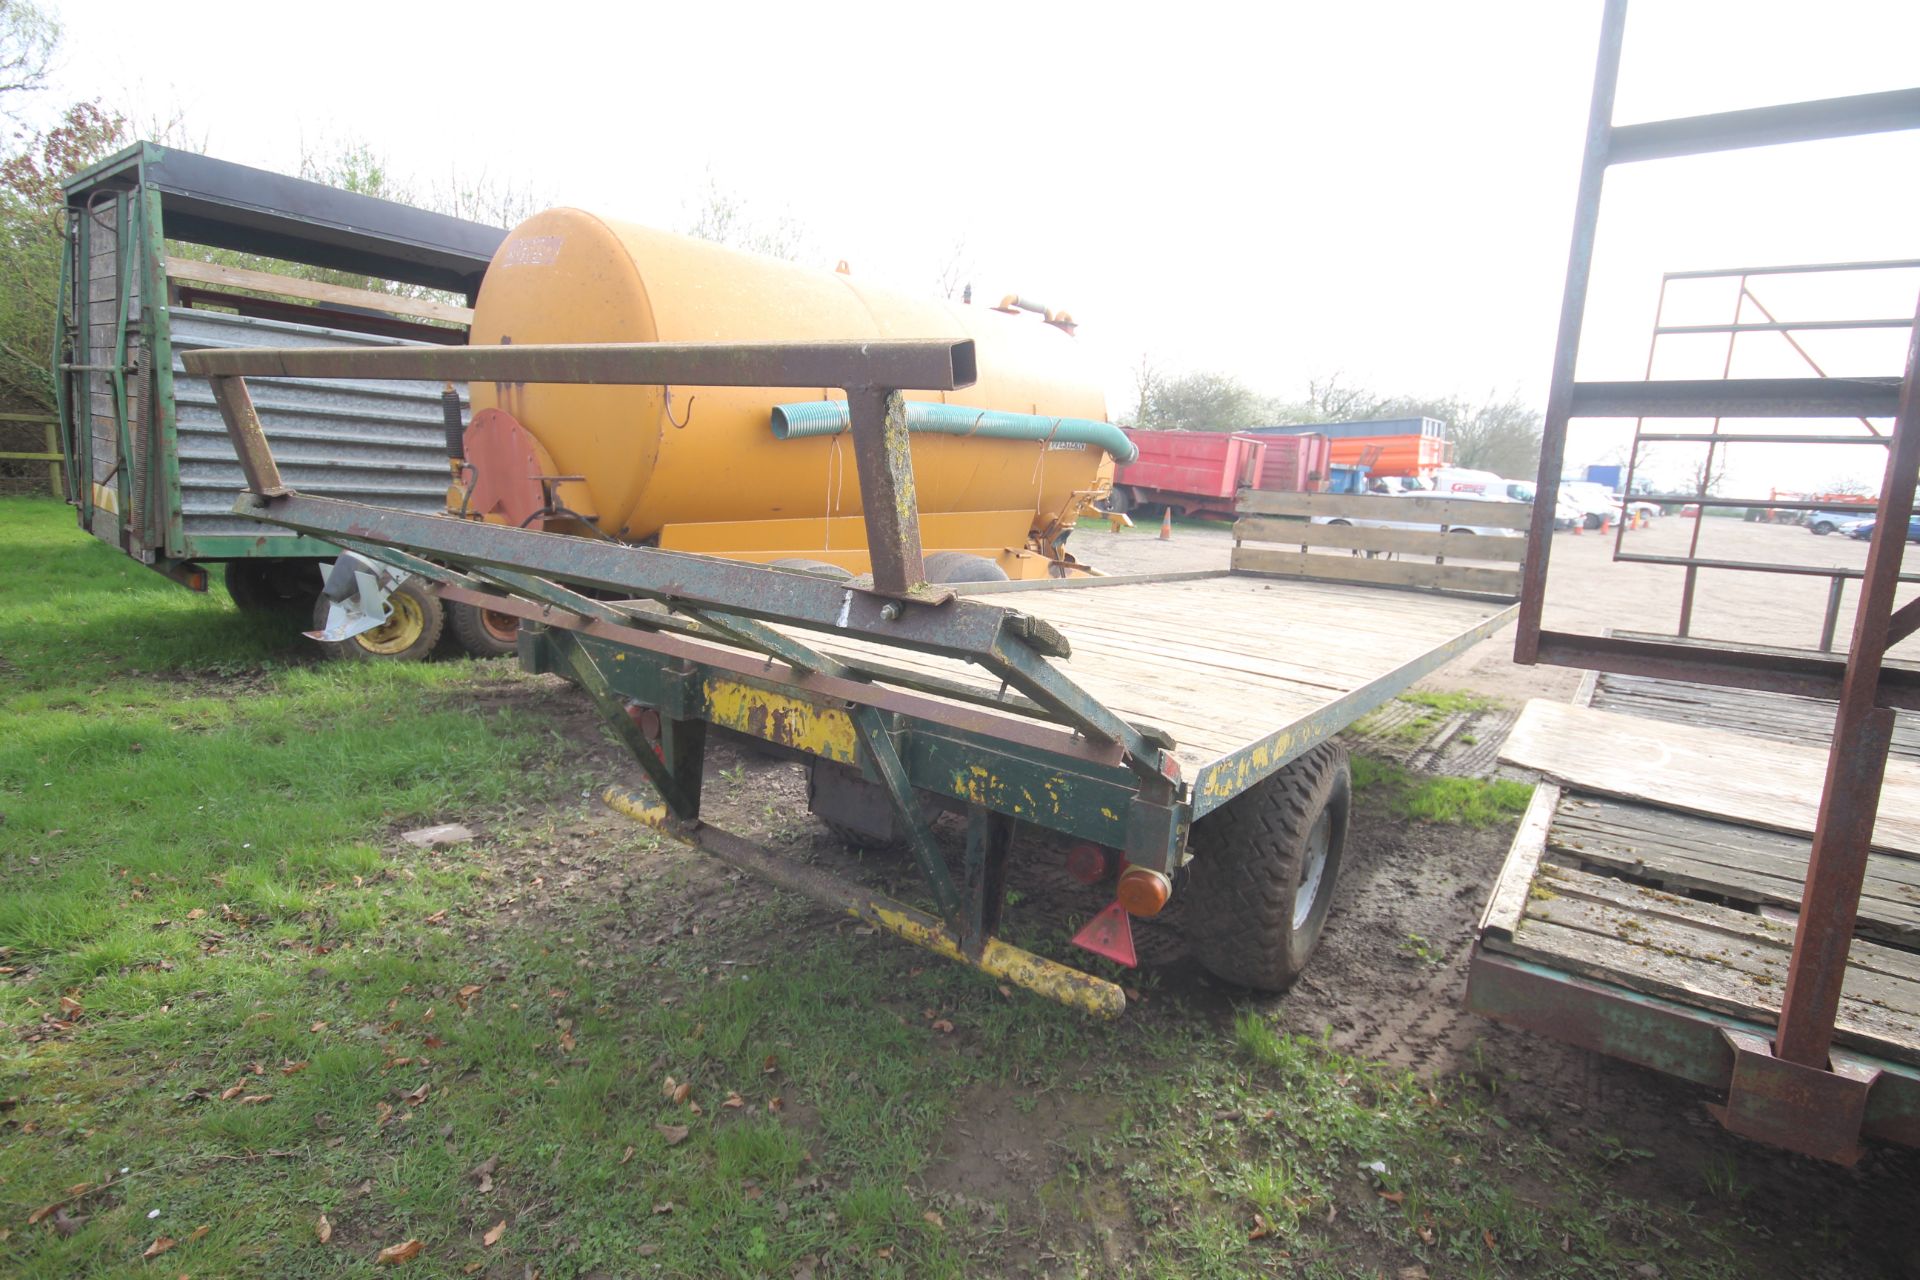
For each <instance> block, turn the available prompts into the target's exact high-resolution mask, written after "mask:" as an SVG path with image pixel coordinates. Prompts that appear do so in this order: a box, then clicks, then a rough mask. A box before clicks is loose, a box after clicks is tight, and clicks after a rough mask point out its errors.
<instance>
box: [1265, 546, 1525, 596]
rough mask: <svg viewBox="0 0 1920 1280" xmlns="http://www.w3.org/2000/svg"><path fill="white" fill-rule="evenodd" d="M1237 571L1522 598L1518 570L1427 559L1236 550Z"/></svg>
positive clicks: (1273, 548) (1267, 548)
mask: <svg viewBox="0 0 1920 1280" xmlns="http://www.w3.org/2000/svg"><path fill="white" fill-rule="evenodd" d="M1232 564H1233V571H1234V572H1235V573H1272V574H1282V575H1285V576H1287V577H1290V578H1315V579H1319V580H1321V581H1324V582H1359V583H1370V584H1374V585H1378V586H1389V587H1437V588H1439V589H1441V590H1444V591H1471V592H1476V593H1479V594H1483V595H1492V596H1509V597H1511V596H1517V595H1519V594H1520V571H1519V570H1518V569H1489V568H1481V567H1477V566H1474V565H1460V564H1435V563H1431V562H1428V561H1423V560H1370V559H1367V558H1365V557H1362V556H1353V555H1321V554H1317V553H1315V552H1312V551H1289V550H1283V549H1281V548H1278V547H1250V546H1235V547H1234V549H1233V560H1232Z"/></svg>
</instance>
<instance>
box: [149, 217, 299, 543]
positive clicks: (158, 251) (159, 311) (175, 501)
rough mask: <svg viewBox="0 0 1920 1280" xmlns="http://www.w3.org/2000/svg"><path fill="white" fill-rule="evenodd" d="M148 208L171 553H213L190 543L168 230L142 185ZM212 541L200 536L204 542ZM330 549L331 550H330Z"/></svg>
mask: <svg viewBox="0 0 1920 1280" xmlns="http://www.w3.org/2000/svg"><path fill="white" fill-rule="evenodd" d="M143 194H144V196H145V201H146V210H147V244H146V248H147V252H146V272H147V274H146V280H145V282H144V283H143V284H142V285H141V291H140V296H141V297H143V298H146V299H148V305H147V306H145V307H143V308H142V310H143V311H144V312H145V313H146V318H147V325H148V329H147V353H148V358H147V367H148V368H149V369H150V370H151V371H152V378H153V383H152V391H153V407H154V408H155V409H156V410H157V411H158V414H159V416H158V417H157V418H156V419H154V420H153V422H152V426H153V429H154V431H155V432H156V434H157V443H158V444H159V446H160V450H159V457H160V466H161V471H160V474H161V475H162V476H163V477H164V478H165V483H164V484H163V486H162V488H163V490H164V493H165V499H166V538H165V540H166V546H167V554H168V555H169V556H174V557H177V558H183V559H184V558H189V557H191V556H194V555H200V556H208V557H211V556H212V553H211V552H209V551H207V550H205V549H204V546H202V547H198V548H192V549H190V548H189V547H188V546H187V529H186V514H185V512H184V511H183V510H182V509H181V502H180V428H179V422H178V418H177V413H176V409H175V406H174V403H173V318H172V313H171V311H169V310H168V308H167V307H165V306H163V305H160V304H161V303H163V302H164V301H165V299H164V298H161V297H160V296H159V294H158V291H159V290H161V289H163V288H164V287H165V285H164V281H165V279H166V269H165V263H166V258H167V237H166V228H165V226H164V225H163V223H162V219H161V216H160V193H159V192H158V191H155V190H153V189H152V188H151V187H148V188H144V189H143ZM207 541H208V539H204V538H203V539H201V543H202V544H204V543H205V542H207ZM329 552H331V548H329Z"/></svg>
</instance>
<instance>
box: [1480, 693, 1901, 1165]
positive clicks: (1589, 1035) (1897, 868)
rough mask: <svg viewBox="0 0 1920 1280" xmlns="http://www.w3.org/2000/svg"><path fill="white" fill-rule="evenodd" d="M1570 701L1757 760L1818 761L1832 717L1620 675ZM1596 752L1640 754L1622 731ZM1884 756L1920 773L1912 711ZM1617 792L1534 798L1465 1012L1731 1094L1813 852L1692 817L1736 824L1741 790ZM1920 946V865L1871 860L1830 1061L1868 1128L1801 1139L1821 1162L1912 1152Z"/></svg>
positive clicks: (1754, 830)
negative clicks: (1740, 740) (1807, 754)
mask: <svg viewBox="0 0 1920 1280" xmlns="http://www.w3.org/2000/svg"><path fill="white" fill-rule="evenodd" d="M1576 701H1577V702H1579V703H1582V704H1585V705H1590V706H1592V707H1593V708H1594V709H1596V710H1599V711H1606V712H1612V713H1614V714H1616V715H1618V716H1623V717H1633V718H1635V719H1640V720H1645V721H1649V722H1654V723H1658V724H1666V725H1674V726H1686V727H1687V728H1688V729H1689V730H1698V729H1707V730H1721V731H1725V732H1730V733H1736V734H1740V735H1742V736H1743V737H1745V738H1747V739H1750V740H1751V741H1752V743H1753V744H1754V746H1753V749H1752V752H1751V756H1752V759H1753V760H1755V761H1765V760H1766V759H1767V757H1768V754H1769V751H1770V750H1771V751H1774V752H1778V751H1780V750H1783V749H1784V750H1805V749H1807V748H1822V747H1824V746H1825V745H1826V744H1827V743H1829V742H1830V741H1831V738H1832V733H1833V717H1834V710H1835V708H1834V704H1833V703H1832V702H1828V701H1824V700H1821V699H1815V698H1803V697H1795V696H1792V695H1789V694H1782V693H1770V692H1765V691H1759V690H1736V689H1724V688H1715V687H1712V686H1708V685H1701V684H1695V683H1691V682H1686V681H1676V680H1661V679H1654V678H1650V677H1645V676H1630V675H1619V674H1608V675H1597V676H1596V675H1590V676H1589V677H1588V679H1587V680H1586V681H1585V682H1584V683H1583V685H1582V688H1581V693H1580V695H1579V696H1578V698H1577V699H1576ZM1628 723H1629V724H1630V723H1631V721H1629V722H1628ZM1649 736H1650V735H1649ZM1589 745H1590V746H1591V747H1592V748H1594V749H1595V750H1596V751H1598V752H1600V753H1603V754H1604V753H1611V752H1618V753H1620V754H1621V755H1622V756H1625V757H1632V756H1635V755H1636V754H1638V755H1641V756H1643V757H1644V756H1645V755H1646V752H1647V751H1648V747H1647V746H1646V745H1645V744H1643V743H1638V742H1636V741H1635V740H1634V737H1633V736H1632V735H1631V734H1627V733H1623V734H1622V735H1620V736H1619V737H1617V738H1608V739H1606V740H1604V741H1598V742H1594V743H1591V744H1589ZM1652 750H1654V751H1657V750H1658V748H1657V747H1655V748H1652ZM1891 754H1892V758H1893V759H1894V760H1904V761H1907V762H1909V763H1914V762H1920V718H1916V717H1915V715H1914V714H1913V713H1911V712H1903V713H1901V714H1900V715H1899V716H1898V717H1897V720H1896V723H1895V726H1894V731H1893V747H1892V752H1891ZM1762 772H1764V766H1762ZM1615 790H1617V788H1608V789H1607V790H1605V791H1601V790H1594V789H1592V788H1591V787H1587V786H1581V785H1573V784H1571V783H1569V785H1561V784H1560V783H1558V782H1555V781H1552V780H1548V781H1546V782H1542V783H1541V784H1540V785H1538V786H1537V787H1535V789H1534V794H1533V800H1532V803H1531V805H1530V806H1529V807H1528V810H1527V813H1526V815H1525V817H1524V818H1523V819H1522V820H1521V823H1520V827H1519V829H1518V831H1517V833H1516V834H1515V836H1514V841H1513V845H1512V847H1511V849H1510V850H1509V852H1508V855H1507V860H1506V863H1505V865H1504V867H1503V868H1502V870H1501V873H1500V877H1499V879H1498V880H1497V881H1496V883H1495V886H1494V889H1493V893H1492V895H1491V896H1490V898H1489V900H1488V904H1487V909H1486V912H1485V914H1484V915H1483V917H1482V918H1481V921H1480V925H1479V936H1478V938H1477V939H1476V941H1475V943H1474V949H1473V955H1472V960H1471V962H1470V965H1469V969H1468V982H1467V1007H1468V1008H1469V1009H1471V1010H1472V1011H1473V1012H1475V1013H1478V1014H1481V1015H1483V1016H1485V1017H1489V1018H1492V1019H1495V1020H1496V1021H1500V1022H1504V1023H1507V1024H1509V1025H1512V1026H1517V1027H1522V1028H1526V1029H1528V1030H1531V1031H1536V1032H1540V1033H1542V1034H1545V1035H1550V1036H1553V1037H1555V1038H1556V1039H1561V1040H1565V1041H1568V1042H1570V1043H1572V1044H1576V1045H1579V1046H1581V1047H1583V1048H1587V1049H1593V1050H1596V1051H1598V1052H1600V1053H1604V1054H1607V1055H1609V1056H1610V1057H1616V1058H1621V1059H1624V1060H1626V1061H1628V1062H1634V1063H1638V1064H1640V1065H1642V1066H1646V1067H1651V1068H1653V1069H1654V1070H1656V1071H1660V1072H1663V1073H1665V1074H1668V1075H1672V1076H1677V1077H1679V1078H1681V1079H1684V1080H1691V1081H1693V1082H1694V1083H1696V1084H1701V1085H1705V1086H1707V1087H1708V1088H1710V1089H1713V1090H1715V1091H1716V1092H1718V1093H1720V1094H1721V1095H1722V1096H1725V1095H1727V1094H1728V1093H1729V1092H1730V1090H1731V1088H1732V1086H1733V1083H1734V1073H1735V1069H1736V1068H1735V1062H1736V1050H1737V1049H1742V1048H1744V1049H1747V1050H1749V1051H1755V1049H1756V1046H1760V1045H1765V1044H1767V1043H1769V1042H1771V1040H1772V1039H1773V1037H1774V1035H1775V1029H1776V1025H1777V1023H1778V1021H1779V1015H1780V1008H1781V1000H1782V994H1783V992H1784V990H1785V986H1786V980H1787V974H1788V967H1789V962H1790V959H1791V956H1792V950H1793V941H1794V933H1795V923H1796V921H1795V917H1796V914H1797V912H1798V911H1799V909H1800V903H1801V898H1802V895H1803V893H1804V891H1805V879H1806V868H1807V859H1808V855H1809V853H1810V851H1811V848H1812V840H1811V837H1809V836H1807V835H1803V834H1796V833H1791V832H1785V831H1781V830H1775V829H1770V828H1769V827H1767V826H1762V825H1756V823H1755V822H1743V821H1735V820H1733V819H1731V818H1727V817H1723V816H1709V815H1707V814H1705V813H1703V812H1700V811H1697V810H1705V809H1710V808H1723V809H1731V808H1737V807H1739V805H1738V803H1737V802H1730V801H1731V798H1732V796H1731V793H1732V786H1731V784H1729V787H1728V789H1727V795H1726V796H1725V797H1721V798H1716V797H1715V796H1713V795H1711V794H1708V795H1705V796H1702V797H1701V798H1700V799H1699V800H1697V801H1695V802H1693V803H1690V804H1689V805H1687V806H1686V807H1685V808H1682V807H1678V806H1676V804H1674V803H1671V802H1665V801H1662V800H1649V799H1636V798H1628V797H1625V796H1623V795H1620V794H1611V793H1610V792H1613V791H1615ZM1690 810H1696V811H1690ZM1755 817H1756V820H1758V819H1759V818H1760V817H1761V815H1755ZM1917 946H1920V857H1916V856H1915V855H1913V854H1911V853H1905V852H1903V851H1899V850H1881V851H1876V852H1872V853H1870V854H1869V855H1868V865H1867V873H1866V881H1865V884H1864V888H1863V891H1862V895H1861V899H1860V910H1859V916H1858V920H1857V923H1856V925H1855V930H1854V941H1853V945H1852V948H1851V952H1850V955H1849V957H1848V962H1847V975H1846V980H1845V982H1844V984H1843V988H1842V990H1843V995H1842V1000H1841V1004H1840V1010H1839V1016H1838V1019H1837V1020H1836V1023H1835V1028H1834V1044H1835V1047H1834V1048H1833V1049H1832V1051H1831V1059H1832V1064H1833V1070H1834V1071H1835V1072H1836V1073H1838V1074H1841V1075H1843V1076H1844V1077H1846V1078H1848V1079H1851V1080H1853V1081H1857V1082H1860V1083H1862V1084H1863V1085H1864V1086H1865V1087H1864V1088H1861V1089H1860V1090H1859V1098H1860V1101H1861V1103H1862V1104H1863V1107H1864V1110H1862V1111H1861V1112H1860V1113H1859V1114H1858V1115H1857V1116H1856V1117H1855V1119H1856V1121H1857V1124H1856V1127H1855V1129H1854V1131H1853V1132H1849V1131H1848V1130H1847V1129H1846V1128H1845V1127H1844V1126H1840V1127H1836V1129H1835V1130H1834V1131H1832V1132H1830V1133H1827V1134H1824V1135H1810V1136H1814V1137H1815V1141H1814V1142H1813V1143H1810V1144H1808V1145H1815V1146H1818V1145H1820V1144H1821V1143H1824V1144H1825V1147H1826V1149H1825V1150H1823V1151H1820V1152H1818V1153H1820V1154H1829V1155H1831V1156H1833V1157H1835V1158H1844V1157H1846V1156H1847V1155H1848V1154H1849V1153H1850V1151H1851V1149H1852V1143H1853V1141H1854V1136H1855V1133H1858V1134H1861V1135H1864V1136H1868V1137H1873V1138H1878V1139H1881V1140H1883V1141H1890V1142H1900V1143H1904V1144H1907V1145H1917V1144H1920V951H1916V947H1917Z"/></svg>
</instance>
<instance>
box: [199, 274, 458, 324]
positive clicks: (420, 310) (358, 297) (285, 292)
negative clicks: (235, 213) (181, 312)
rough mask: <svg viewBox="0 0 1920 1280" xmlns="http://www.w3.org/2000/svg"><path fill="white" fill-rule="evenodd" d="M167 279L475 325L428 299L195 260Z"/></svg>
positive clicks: (448, 306) (454, 309)
mask: <svg viewBox="0 0 1920 1280" xmlns="http://www.w3.org/2000/svg"><path fill="white" fill-rule="evenodd" d="M167 278H168V279H169V280H179V281H190V282H192V283H194V284H206V285H215V286H219V287H224V288H228V289H250V290H252V291H254V292H256V293H277V294H280V295H281V296H283V297H288V298H300V299H303V300H305V301H307V302H321V303H328V304H331V305H333V306H338V307H362V308H365V309H366V310H368V311H378V312H381V313H383V314H385V315H394V316H407V317H410V318H413V319H423V320H444V321H446V322H448V323H449V324H459V325H471V324H472V323H473V312H472V311H471V310H470V309H468V308H466V307H456V306H453V305H452V304H450V303H445V302H433V301H430V300H428V299H426V298H402V297H400V296H398V295H396V294H391V293H375V292H373V291H372V290H371V289H349V288H347V287H346V286H344V285H337V284H323V283H321V282H320V281H318V280H297V279H295V278H294V277H292V276H282V275H275V274H274V273H273V272H271V271H250V270H248V269H246V268H244V267H226V266H221V265H220V264H219V263H215V262H200V261H197V260H195V259H193V258H172V257H170V258H168V259H167Z"/></svg>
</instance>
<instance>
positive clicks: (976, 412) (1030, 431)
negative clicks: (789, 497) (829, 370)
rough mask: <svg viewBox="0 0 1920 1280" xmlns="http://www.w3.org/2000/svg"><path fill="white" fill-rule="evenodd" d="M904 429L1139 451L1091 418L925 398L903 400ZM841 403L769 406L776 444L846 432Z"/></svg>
mask: <svg viewBox="0 0 1920 1280" xmlns="http://www.w3.org/2000/svg"><path fill="white" fill-rule="evenodd" d="M906 410H907V430H908V431H909V432H911V433H915V434H918V433H926V434H928V435H941V436H979V437H982V438H984V439H988V440H1032V441H1035V442H1041V441H1045V442H1047V443H1053V442H1055V441H1058V442H1059V443H1061V444H1080V445H1092V446H1094V447H1095V448H1098V449H1104V450H1106V451H1107V453H1109V454H1111V455H1112V457H1113V460H1114V461H1115V462H1119V463H1123V464H1124V463H1128V462H1132V461H1134V460H1135V459H1137V458H1138V457H1139V456H1140V448H1139V446H1138V445H1136V444H1134V443H1133V441H1132V440H1129V439H1128V438H1127V433H1126V432H1124V431H1122V430H1121V429H1120V428H1118V427H1116V426H1114V425H1113V424H1112V423H1111V422H1096V421H1094V420H1093V419H1091V418H1049V417H1046V416H1044V415H1041V414H1037V413H1006V412H1002V411H1001V410H998V409H976V408H973V407H972V406H970V405H964V404H939V403H932V402H928V401H924V400H909V401H907V402H906ZM850 422H851V418H850V415H849V410H848V408H847V402H846V401H844V400H804V401H801V402H800V403H798V404H777V405H775V406H774V407H773V417H772V423H773V435H774V438H775V439H777V440H801V439H805V438H807V437H809V436H834V435H839V434H841V433H842V432H844V431H847V430H849V429H850V427H849V424H850Z"/></svg>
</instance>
